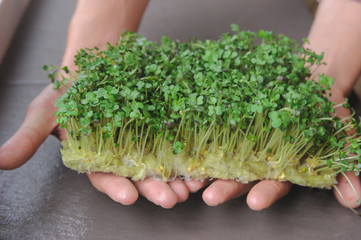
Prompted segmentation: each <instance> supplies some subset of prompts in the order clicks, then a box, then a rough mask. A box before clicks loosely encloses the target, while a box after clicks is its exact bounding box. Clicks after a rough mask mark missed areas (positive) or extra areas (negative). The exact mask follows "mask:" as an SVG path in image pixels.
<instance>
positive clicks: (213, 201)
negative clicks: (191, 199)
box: [202, 179, 253, 206]
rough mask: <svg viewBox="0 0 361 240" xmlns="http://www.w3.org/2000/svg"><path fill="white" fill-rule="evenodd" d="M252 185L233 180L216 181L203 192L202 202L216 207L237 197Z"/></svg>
mask: <svg viewBox="0 0 361 240" xmlns="http://www.w3.org/2000/svg"><path fill="white" fill-rule="evenodd" d="M252 185H253V184H243V183H240V182H236V181H233V180H221V179H219V180H216V181H215V182H214V183H212V184H211V185H209V187H208V188H207V189H206V190H204V192H203V196H202V197H203V201H204V202H205V203H206V204H207V205H209V206H217V205H219V204H221V203H224V202H226V201H228V200H230V199H233V198H236V197H239V196H241V195H243V194H245V193H246V192H248V191H249V189H250V188H251V187H252Z"/></svg>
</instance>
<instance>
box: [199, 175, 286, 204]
mask: <svg viewBox="0 0 361 240" xmlns="http://www.w3.org/2000/svg"><path fill="white" fill-rule="evenodd" d="M291 187H292V184H291V183H289V182H280V181H274V180H261V181H260V182H258V183H256V184H254V183H249V184H242V183H240V182H236V181H232V180H216V181H215V182H214V183H212V184H211V185H210V186H209V187H208V188H207V189H206V190H205V191H204V192H203V200H204V202H205V203H206V204H208V205H210V206H217V205H219V204H221V203H224V202H226V201H228V200H230V199H233V198H236V197H239V196H241V195H243V194H245V193H247V192H249V193H248V195H247V204H248V206H249V207H250V208H251V209H253V210H262V209H265V208H268V207H270V206H271V205H272V204H273V203H274V202H276V201H277V200H278V199H279V198H281V197H283V196H285V195H286V194H287V193H288V192H289V191H290V190H291Z"/></svg>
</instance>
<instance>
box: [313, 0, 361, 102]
mask: <svg viewBox="0 0 361 240" xmlns="http://www.w3.org/2000/svg"><path fill="white" fill-rule="evenodd" d="M308 39H309V41H310V45H309V46H308V47H310V48H311V49H313V50H314V51H316V52H317V53H321V52H324V54H325V55H324V61H325V62H326V64H327V65H325V66H321V67H320V68H319V69H318V70H317V72H323V73H325V74H326V75H327V76H329V77H333V78H335V84H334V86H333V89H332V92H333V97H332V100H333V101H335V102H341V101H343V98H344V97H346V96H347V95H348V94H349V93H350V92H351V90H352V88H353V85H354V83H355V81H356V80H357V78H358V76H359V75H360V72H361V3H359V2H356V1H352V0H322V1H321V2H320V6H319V9H318V11H317V15H316V19H315V21H314V24H313V26H312V28H311V31H310V34H309V37H308Z"/></svg>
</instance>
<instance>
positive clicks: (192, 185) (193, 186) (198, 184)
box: [184, 179, 209, 193]
mask: <svg viewBox="0 0 361 240" xmlns="http://www.w3.org/2000/svg"><path fill="white" fill-rule="evenodd" d="M184 183H185V185H186V186H187V188H188V191H189V192H191V193H195V192H198V191H199V190H200V189H201V188H203V187H204V186H206V185H207V184H209V181H208V180H207V179H205V180H202V181H201V180H194V179H190V180H184Z"/></svg>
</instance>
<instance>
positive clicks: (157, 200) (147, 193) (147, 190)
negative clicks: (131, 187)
mask: <svg viewBox="0 0 361 240" xmlns="http://www.w3.org/2000/svg"><path fill="white" fill-rule="evenodd" d="M135 186H136V187H137V189H138V191H139V193H140V194H141V195H143V196H144V197H145V198H147V199H148V200H149V201H151V202H153V203H154V204H156V205H159V206H161V207H163V208H172V207H173V206H174V205H175V204H176V203H177V202H178V197H177V194H176V193H175V192H174V191H173V190H172V189H171V188H170V187H169V186H168V184H167V183H166V182H163V181H158V180H154V179H152V178H146V179H144V180H142V181H136V182H135Z"/></svg>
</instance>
